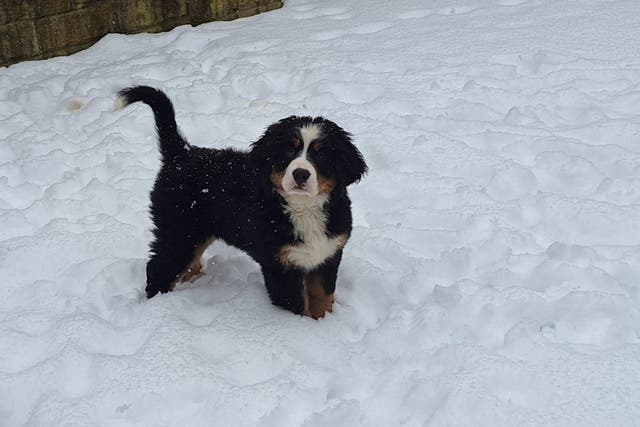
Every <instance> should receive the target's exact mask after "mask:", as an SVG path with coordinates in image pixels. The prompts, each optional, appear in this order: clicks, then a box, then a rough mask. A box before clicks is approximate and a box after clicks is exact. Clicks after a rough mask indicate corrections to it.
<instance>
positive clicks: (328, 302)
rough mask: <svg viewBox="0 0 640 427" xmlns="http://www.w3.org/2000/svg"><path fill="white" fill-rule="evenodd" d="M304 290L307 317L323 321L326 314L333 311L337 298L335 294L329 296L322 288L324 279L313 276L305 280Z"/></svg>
mask: <svg viewBox="0 0 640 427" xmlns="http://www.w3.org/2000/svg"><path fill="white" fill-rule="evenodd" d="M304 289H305V292H306V298H305V305H306V306H305V313H304V314H305V315H306V316H309V317H312V318H314V319H321V318H323V317H324V314H325V313H327V312H329V313H331V311H332V310H333V303H334V301H335V298H334V296H333V294H330V295H327V294H326V292H325V290H324V288H323V287H322V277H321V276H319V275H317V274H313V275H310V276H307V277H306V278H305V283H304Z"/></svg>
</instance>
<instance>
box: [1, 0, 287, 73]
mask: <svg viewBox="0 0 640 427" xmlns="http://www.w3.org/2000/svg"><path fill="white" fill-rule="evenodd" d="M279 7H282V1H281V0H0V66H7V65H10V64H13V63H16V62H19V61H24V60H29V59H43V58H49V57H52V56H58V55H68V54H70V53H73V52H77V51H79V50H82V49H85V48H87V47H89V46H91V45H92V44H93V43H95V42H96V41H98V40H99V39H100V38H101V37H102V36H104V35H105V34H107V33H141V32H150V33H155V32H161V31H168V30H170V29H172V28H173V27H175V26H178V25H184V24H191V25H198V24H202V23H204V22H209V21H218V20H231V19H236V18H241V17H245V16H250V15H255V14H257V13H261V12H266V11H269V10H273V9H277V8H279Z"/></svg>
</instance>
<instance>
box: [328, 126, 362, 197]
mask: <svg viewBox="0 0 640 427" xmlns="http://www.w3.org/2000/svg"><path fill="white" fill-rule="evenodd" d="M332 137H334V138H336V139H337V141H335V149H336V160H337V167H338V172H339V173H340V174H341V175H342V177H343V180H344V185H345V187H346V186H349V185H351V184H353V183H354V182H358V181H360V180H361V179H362V177H363V176H364V175H365V174H366V173H367V170H368V168H367V164H366V163H365V161H364V157H363V156H362V153H361V152H360V150H358V149H357V148H356V146H355V145H354V144H353V142H352V141H351V135H350V134H349V133H348V132H345V131H344V130H342V129H340V128H338V130H336V131H334V132H332Z"/></svg>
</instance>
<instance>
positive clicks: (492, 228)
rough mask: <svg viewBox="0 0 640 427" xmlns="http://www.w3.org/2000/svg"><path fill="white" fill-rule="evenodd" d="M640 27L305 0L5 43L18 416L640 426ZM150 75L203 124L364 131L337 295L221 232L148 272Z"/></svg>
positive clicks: (216, 138) (199, 131) (242, 130)
mask: <svg viewBox="0 0 640 427" xmlns="http://www.w3.org/2000/svg"><path fill="white" fill-rule="evenodd" d="M638 28H640V6H639V5H638V3H637V2H636V1H634V0H592V1H589V2H578V1H568V0H567V1H554V0H464V1H459V2H458V1H453V0H450V1H444V0H434V1H430V2H425V1H421V0H396V1H393V2H389V1H386V0H366V1H365V0H360V1H352V2H345V1H342V0H324V1H312V0H288V1H286V4H285V7H284V8H283V9H281V10H278V11H275V12H271V13H267V14H263V15H259V16H256V17H251V18H247V19H242V20H237V21H233V22H215V23H210V24H205V25H201V26H199V27H197V28H191V27H188V26H184V27H179V28H176V29H174V30H173V31H171V32H168V33H165V34H158V35H149V34H140V35H132V36H124V35H115V34H114V35H109V36H107V37H105V38H104V39H103V40H101V41H100V42H99V43H98V44H96V45H95V46H93V47H91V48H90V49H88V50H86V51H84V52H80V53H77V54H75V55H72V56H68V57H60V58H54V59H49V60H46V61H38V62H25V63H21V64H17V65H14V66H11V67H8V68H2V69H0V99H1V100H2V102H1V104H0V141H1V143H0V224H1V226H0V277H1V278H2V285H1V286H0V425H2V426H8V427H9V426H11V427H12V426H22V425H25V426H62V425H64V426H94V425H95V426H114V427H116V426H117V427H124V426H175V425H185V426H210V425H221V426H223V425H224V426H226V425H232V426H241V425H259V426H298V425H305V426H322V425H337V426H355V425H377V426H392V425H408V426H417V425H430V426H515V425H517V426H542V425H544V426H581V427H583V426H604V425H607V426H633V425H636V424H637V420H638V419H639V418H640V310H639V307H640V232H639V231H638V226H639V224H640V149H639V148H638V147H639V146H640V145H639V144H638V143H639V142H640V35H639V33H638V31H637V29H638ZM130 84H150V85H154V86H158V87H161V88H163V89H164V90H166V92H167V93H168V94H169V96H170V97H171V98H172V99H173V101H174V104H175V106H176V112H177V120H178V123H179V124H180V126H181V129H182V131H183V133H184V134H185V135H186V136H187V138H188V139H189V140H190V141H191V142H192V143H194V144H197V145H202V146H209V147H223V146H233V147H237V148H245V147H247V146H248V144H249V143H250V142H251V141H254V140H255V139H256V138H257V137H258V136H259V135H260V134H261V132H262V131H263V130H264V128H265V127H266V126H267V125H268V124H270V123H272V122H274V121H276V120H278V119H280V118H283V117H286V116H288V115H290V114H309V115H325V116H326V117H327V118H330V119H331V120H334V121H335V122H337V123H338V124H340V125H342V126H344V127H345V128H346V129H347V130H349V131H350V132H352V133H353V134H354V138H355V141H356V143H357V144H358V146H359V147H360V148H361V150H362V152H363V153H364V155H365V157H366V159H367V161H368V163H369V166H370V174H369V175H368V176H367V177H366V178H365V179H364V180H363V181H362V182H361V183H360V184H358V185H356V186H354V187H352V189H351V192H350V193H351V196H352V199H353V206H354V221H355V229H354V233H353V236H352V239H351V240H350V242H349V244H348V245H347V247H346V249H345V256H344V258H343V263H342V266H341V270H340V273H339V279H338V290H337V295H336V296H337V303H336V305H335V309H334V312H333V313H332V314H329V315H327V317H325V318H324V319H322V320H320V321H314V320H312V319H309V318H302V317H299V316H295V315H292V314H290V313H288V312H285V311H283V310H280V309H277V308H275V307H273V306H271V305H270V304H269V302H268V297H267V294H266V291H265V289H264V287H263V284H262V278H261V276H260V274H259V271H258V268H257V266H256V264H254V263H253V262H252V261H251V260H250V259H249V258H248V257H247V256H245V255H243V254H242V253H240V252H238V251H236V250H234V249H232V248H228V247H224V246H222V245H214V246H213V247H212V248H211V249H210V250H209V251H208V252H207V253H206V254H205V261H206V263H205V264H206V270H207V275H206V276H204V277H202V278H200V279H198V280H197V281H196V282H195V283H194V284H188V285H183V286H180V287H179V289H178V290H177V291H176V292H173V293H170V294H167V295H160V296H157V297H155V298H153V299H152V300H149V301H147V300H146V299H145V298H144V296H143V292H142V290H143V288H144V281H145V274H144V269H145V261H146V255H147V244H148V242H149V240H150V238H151V236H150V232H149V228H150V221H149V218H148V212H147V205H148V193H149V190H150V188H151V185H152V182H153V179H154V176H155V173H156V171H157V168H158V153H157V148H156V145H155V131H154V128H153V122H152V118H151V113H150V111H149V109H148V108H146V107H145V106H143V105H136V106H132V107H130V108H128V109H126V110H123V111H118V112H113V111H112V110H111V108H112V105H113V101H114V95H115V93H116V91H117V90H119V89H121V88H123V87H125V86H127V85H130Z"/></svg>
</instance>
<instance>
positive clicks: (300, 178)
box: [293, 168, 311, 185]
mask: <svg viewBox="0 0 640 427" xmlns="http://www.w3.org/2000/svg"><path fill="white" fill-rule="evenodd" d="M310 176H311V172H309V171H308V170H306V169H302V168H298V169H296V170H294V171H293V180H294V181H295V182H296V184H297V185H302V184H304V183H305V182H307V179H309V177H310Z"/></svg>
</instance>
